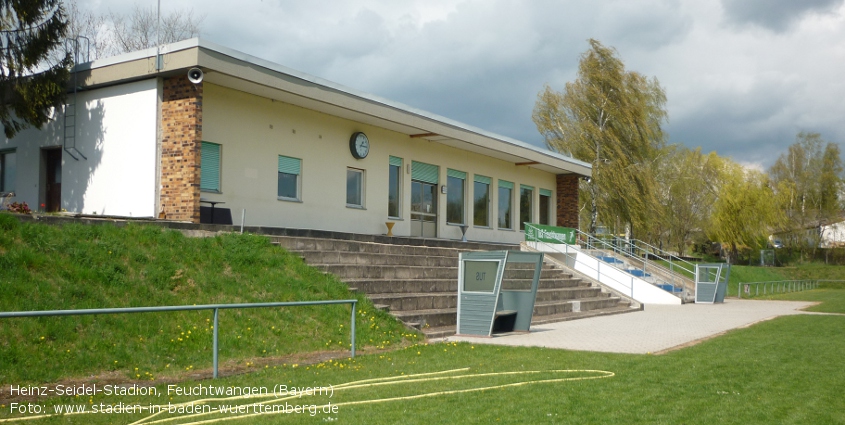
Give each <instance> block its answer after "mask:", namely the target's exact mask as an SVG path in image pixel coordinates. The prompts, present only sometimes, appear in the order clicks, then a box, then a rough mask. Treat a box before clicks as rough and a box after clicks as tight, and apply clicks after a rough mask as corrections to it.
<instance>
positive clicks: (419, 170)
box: [411, 161, 440, 184]
mask: <svg viewBox="0 0 845 425" xmlns="http://www.w3.org/2000/svg"><path fill="white" fill-rule="evenodd" d="M439 174H440V168H439V167H438V166H436V165H431V164H426V163H424V162H417V161H411V179H412V180H417V181H421V182H424V183H431V184H437V182H438V180H439V179H438V175H439Z"/></svg>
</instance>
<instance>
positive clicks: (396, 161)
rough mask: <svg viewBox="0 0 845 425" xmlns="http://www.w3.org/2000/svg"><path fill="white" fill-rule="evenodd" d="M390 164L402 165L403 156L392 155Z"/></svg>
mask: <svg viewBox="0 0 845 425" xmlns="http://www.w3.org/2000/svg"><path fill="white" fill-rule="evenodd" d="M390 165H395V166H397V167H401V166H402V158H399V157H398V156H393V155H391V156H390Z"/></svg>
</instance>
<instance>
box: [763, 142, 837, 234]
mask: <svg viewBox="0 0 845 425" xmlns="http://www.w3.org/2000/svg"><path fill="white" fill-rule="evenodd" d="M842 170H843V166H842V160H841V158H840V152H839V146H838V145H836V144H834V143H826V142H825V141H824V140H823V139H822V138H821V135H820V134H818V133H807V132H800V133H798V135H797V136H796V141H795V143H794V144H792V145H791V146H789V149H788V150H787V152H786V153H785V154H783V155H781V156H780V157H779V158H778V160H777V161H776V162H775V164H774V165H773V166H772V168H771V169H770V171H769V172H770V174H771V176H772V180H773V181H774V182H775V185H776V187H777V189H778V195H779V196H780V198H781V199H782V200H783V208H784V211H785V213H786V217H787V224H786V226H785V227H786V229H784V230H789V231H792V232H793V233H794V234H803V233H804V231H805V230H806V229H808V228H812V227H816V228H818V229H819V232H820V231H821V230H820V229H821V225H823V224H826V223H827V222H829V221H832V220H834V219H836V218H839V216H840V214H841V211H842V207H843V205H842V200H841V199H840V194H841V192H842V189H843V179H842ZM817 236H818V237H820V236H821V235H820V234H819V235H817ZM800 239H802V240H803V239H804V238H803V237H801V238H800ZM813 242H814V241H813Z"/></svg>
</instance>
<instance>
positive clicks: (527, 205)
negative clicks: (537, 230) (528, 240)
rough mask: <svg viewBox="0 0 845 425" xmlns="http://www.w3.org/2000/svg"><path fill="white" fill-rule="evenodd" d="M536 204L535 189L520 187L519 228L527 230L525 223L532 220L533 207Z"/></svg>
mask: <svg viewBox="0 0 845 425" xmlns="http://www.w3.org/2000/svg"><path fill="white" fill-rule="evenodd" d="M533 206H534V191H533V190H531V189H528V188H525V187H523V188H520V189H519V230H525V223H526V222H528V223H530V222H531V215H532V214H531V213H532V211H531V210H532V207H533Z"/></svg>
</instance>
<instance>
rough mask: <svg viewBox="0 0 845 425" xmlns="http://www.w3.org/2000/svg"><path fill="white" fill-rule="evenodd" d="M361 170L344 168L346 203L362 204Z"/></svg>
mask: <svg viewBox="0 0 845 425" xmlns="http://www.w3.org/2000/svg"><path fill="white" fill-rule="evenodd" d="M363 180H364V179H363V172H361V171H360V170H346V204H347V205H354V206H363V204H362V202H361V200H362V193H363V190H362V189H363Z"/></svg>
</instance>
